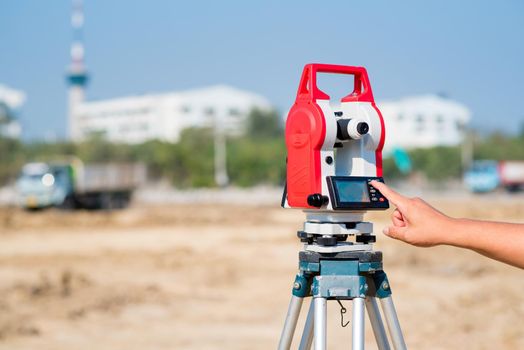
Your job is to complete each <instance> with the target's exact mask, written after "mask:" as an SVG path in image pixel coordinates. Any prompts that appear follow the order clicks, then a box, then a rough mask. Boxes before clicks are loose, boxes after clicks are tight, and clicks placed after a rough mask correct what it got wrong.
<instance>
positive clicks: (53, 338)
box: [0, 197, 524, 349]
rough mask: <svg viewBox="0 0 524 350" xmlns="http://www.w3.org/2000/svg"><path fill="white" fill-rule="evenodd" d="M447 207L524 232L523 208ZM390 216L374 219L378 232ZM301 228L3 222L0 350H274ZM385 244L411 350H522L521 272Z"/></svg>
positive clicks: (142, 221)
mask: <svg viewBox="0 0 524 350" xmlns="http://www.w3.org/2000/svg"><path fill="white" fill-rule="evenodd" d="M435 203H436V205H437V207H439V208H441V209H443V210H445V211H446V212H448V213H450V214H452V215H455V216H469V217H477V218H487V219H500V220H512V221H522V220H523V219H524V200H523V199H522V197H521V198H520V199H519V198H517V199H513V200H511V201H509V202H508V201H506V200H496V201H493V200H490V199H489V197H480V198H478V199H475V200H471V199H468V200H462V201H457V200H449V199H448V200H442V199H441V200H436V201H435ZM508 203H509V204H508ZM387 215H388V214H387V213H377V214H373V215H370V216H369V217H368V219H370V220H373V221H374V222H375V230H376V231H377V232H380V231H381V229H382V227H383V226H384V225H385V223H386V221H387ZM301 221H302V213H301V212H299V211H293V210H283V209H280V208H278V207H276V206H275V207H269V206H265V207H254V206H239V205H235V206H226V205H223V204H221V205H220V206H212V205H170V206H168V207H160V206H159V207H152V206H149V207H136V208H131V209H128V210H125V211H121V212H113V213H102V212H98V213H87V212H77V213H67V212H59V211H54V210H49V211H43V212H35V213H26V212H23V211H19V210H16V209H1V210H0V349H94V348H96V349H274V348H275V347H276V344H277V342H278V338H279V335H280V331H281V326H282V322H283V319H284V316H285V312H286V309H287V303H288V301H289V296H290V288H291V284H292V281H293V278H294V274H295V272H296V267H297V252H298V250H299V249H300V248H301V246H300V244H299V242H298V240H297V239H296V238H295V232H296V230H297V229H298V228H299V227H300V225H301ZM449 234H452V233H449ZM378 241H379V242H378V243H377V244H376V248H377V249H380V250H382V251H383V252H384V256H385V268H386V271H387V272H388V275H389V278H390V280H391V284H392V287H393V293H394V297H395V302H396V306H397V311H398V314H399V317H400V321H401V324H402V326H403V328H404V332H405V337H406V342H407V344H408V346H409V347H410V348H412V349H465V348H467V349H518V348H524V293H523V290H524V279H523V277H524V273H523V272H522V271H521V270H518V269H515V268H512V267H509V266H506V265H503V264H500V263H497V262H493V261H490V260H488V259H486V258H484V257H482V256H479V255H477V254H475V253H472V252H469V251H462V250H457V249H454V248H449V247H437V248H431V249H421V248H413V247H410V246H407V245H405V244H402V243H399V242H395V241H393V240H391V239H389V238H386V237H383V236H382V235H380V234H379V237H378ZM346 304H347V305H346V306H348V307H350V303H346ZM304 307H306V305H305V306H304ZM339 317H340V314H339V307H338V306H337V304H336V303H333V302H332V303H329V348H330V349H347V348H348V347H349V344H350V328H349V327H348V328H341V327H340V318H339ZM367 332H368V337H367V338H368V348H370V349H373V348H375V345H374V343H373V338H372V334H371V331H370V327H369V325H368V327H367Z"/></svg>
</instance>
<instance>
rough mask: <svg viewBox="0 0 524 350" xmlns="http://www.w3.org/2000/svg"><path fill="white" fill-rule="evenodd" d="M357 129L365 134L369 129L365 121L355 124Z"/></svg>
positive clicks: (361, 133)
mask: <svg viewBox="0 0 524 350" xmlns="http://www.w3.org/2000/svg"><path fill="white" fill-rule="evenodd" d="M357 131H358V133H359V134H360V135H365V134H367V133H368V131H369V125H368V123H366V122H360V123H358V124H357Z"/></svg>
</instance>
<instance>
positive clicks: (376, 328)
mask: <svg viewBox="0 0 524 350" xmlns="http://www.w3.org/2000/svg"><path fill="white" fill-rule="evenodd" d="M366 310H367V312H368V315H369V320H370V321H371V328H372V329H373V334H374V335H375V339H376V341H377V345H378V348H379V350H389V343H388V337H387V335H386V330H385V329H384V323H382V317H381V316H380V310H379V308H378V303H377V299H376V298H375V297H367V298H366Z"/></svg>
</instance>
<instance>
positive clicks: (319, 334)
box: [313, 297, 327, 350]
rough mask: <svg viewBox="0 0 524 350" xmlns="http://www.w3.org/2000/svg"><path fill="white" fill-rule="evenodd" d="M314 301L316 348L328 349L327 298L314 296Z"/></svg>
mask: <svg viewBox="0 0 524 350" xmlns="http://www.w3.org/2000/svg"><path fill="white" fill-rule="evenodd" d="M313 303H314V309H313V310H314V312H313V313H314V316H315V317H314V325H313V326H314V329H315V338H314V341H315V350H326V348H327V334H326V333H327V299H326V298H322V297H315V298H313Z"/></svg>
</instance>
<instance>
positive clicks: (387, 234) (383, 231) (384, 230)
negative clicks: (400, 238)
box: [382, 227, 389, 236]
mask: <svg viewBox="0 0 524 350" xmlns="http://www.w3.org/2000/svg"><path fill="white" fill-rule="evenodd" d="M382 233H383V234H385V235H386V236H389V228H387V227H385V228H384V229H383V230H382Z"/></svg>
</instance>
